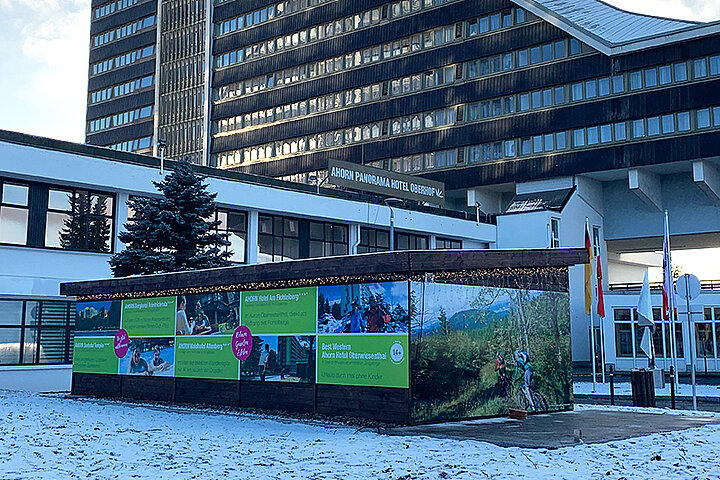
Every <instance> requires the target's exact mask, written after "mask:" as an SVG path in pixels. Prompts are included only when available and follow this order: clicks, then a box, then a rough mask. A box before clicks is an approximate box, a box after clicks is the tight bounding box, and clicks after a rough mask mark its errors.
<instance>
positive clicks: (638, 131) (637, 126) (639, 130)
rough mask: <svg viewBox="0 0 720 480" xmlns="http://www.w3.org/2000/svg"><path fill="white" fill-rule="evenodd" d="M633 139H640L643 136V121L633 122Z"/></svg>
mask: <svg viewBox="0 0 720 480" xmlns="http://www.w3.org/2000/svg"><path fill="white" fill-rule="evenodd" d="M632 130H633V138H642V137H644V136H645V121H643V120H633V122H632Z"/></svg>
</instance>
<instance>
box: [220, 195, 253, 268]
mask: <svg viewBox="0 0 720 480" xmlns="http://www.w3.org/2000/svg"><path fill="white" fill-rule="evenodd" d="M215 220H216V221H218V220H219V221H220V224H219V225H218V226H217V227H216V230H217V232H218V233H226V234H228V237H227V240H228V242H230V245H229V246H227V247H224V248H225V251H231V252H232V255H231V256H230V257H229V258H228V260H230V261H231V262H235V263H245V262H246V261H247V257H246V251H247V213H245V212H241V211H238V210H228V209H224V208H217V209H215Z"/></svg>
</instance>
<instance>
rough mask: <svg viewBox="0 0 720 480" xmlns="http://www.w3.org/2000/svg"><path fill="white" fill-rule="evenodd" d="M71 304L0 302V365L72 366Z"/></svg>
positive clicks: (56, 302) (44, 301) (57, 302)
mask: <svg viewBox="0 0 720 480" xmlns="http://www.w3.org/2000/svg"><path fill="white" fill-rule="evenodd" d="M73 306H74V303H72V302H62V301H48V300H42V301H35V300H0V344H2V345H4V346H5V347H6V348H3V349H0V365H20V364H49V363H54V364H58V363H64V364H67V363H71V362H72V348H71V344H72V338H73V333H72V329H73V324H74V322H73V320H74V317H73V316H72V315H71V312H72V310H74V308H73Z"/></svg>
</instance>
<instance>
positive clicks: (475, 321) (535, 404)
mask: <svg viewBox="0 0 720 480" xmlns="http://www.w3.org/2000/svg"><path fill="white" fill-rule="evenodd" d="M410 318H411V325H410V334H411V344H410V360H411V377H412V403H411V421H413V422H426V421H438V420H444V419H458V418H470V417H484V416H496V415H505V414H507V413H508V410H509V409H511V408H513V409H522V410H527V411H538V412H541V411H553V410H565V409H568V408H570V406H571V403H572V358H571V353H570V304H569V295H568V294H567V293H559V292H547V291H536V290H523V289H512V288H501V287H482V286H468V285H454V284H443V283H428V282H411V287H410Z"/></svg>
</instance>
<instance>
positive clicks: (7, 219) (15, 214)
mask: <svg viewBox="0 0 720 480" xmlns="http://www.w3.org/2000/svg"><path fill="white" fill-rule="evenodd" d="M28 194H29V187H28V185H24V184H22V183H13V182H8V181H4V180H0V243H9V244H13V245H26V244H27V233H28Z"/></svg>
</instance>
